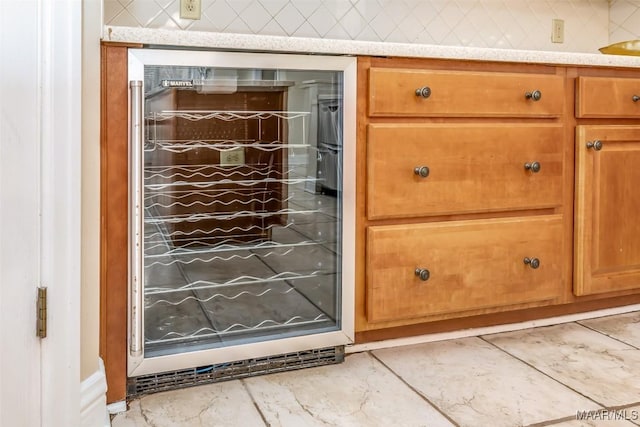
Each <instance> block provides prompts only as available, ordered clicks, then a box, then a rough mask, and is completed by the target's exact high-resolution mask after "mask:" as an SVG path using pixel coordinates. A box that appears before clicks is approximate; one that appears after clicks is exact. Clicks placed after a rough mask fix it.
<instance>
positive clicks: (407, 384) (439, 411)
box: [366, 351, 460, 427]
mask: <svg viewBox="0 0 640 427" xmlns="http://www.w3.org/2000/svg"><path fill="white" fill-rule="evenodd" d="M366 353H367V354H369V356H371V357H372V358H373V359H374V360H377V361H378V362H379V363H380V364H381V365H382V366H384V367H385V368H386V369H387V370H388V371H389V372H391V374H393V376H395V377H396V378H398V379H399V380H400V381H401V382H402V383H403V384H404V385H406V386H407V387H408V388H409V390H411V391H412V392H414V393H415V394H417V395H418V397H420V398H421V399H422V400H424V401H425V402H427V403H428V404H429V405H430V406H431V407H433V409H435V410H436V411H438V413H439V414H440V415H442V416H443V417H444V418H446V420H447V421H449V422H450V423H451V424H452V425H454V426H456V427H460V424H458V423H457V422H456V421H455V420H454V419H453V418H451V417H450V416H449V415H448V414H447V413H445V412H444V411H443V410H442V409H441V408H440V407H438V405H436V404H434V403H433V402H432V401H431V400H429V398H428V397H427V396H425V395H423V394H422V393H420V391H419V390H418V389H417V388H415V387H414V386H412V385H411V384H409V383H408V382H406V381H405V380H404V378H402V377H401V376H400V375H398V374H397V373H396V372H395V371H394V370H393V369H391V368H390V367H389V366H388V365H387V364H386V363H384V362H383V361H382V360H381V359H379V358H378V356H376V355H375V354H373V353H372V352H371V351H367V352H366Z"/></svg>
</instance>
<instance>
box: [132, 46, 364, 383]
mask: <svg viewBox="0 0 640 427" xmlns="http://www.w3.org/2000/svg"><path fill="white" fill-rule="evenodd" d="M130 52H131V53H130V57H129V85H130V99H131V102H130V105H131V109H130V129H131V131H130V134H131V135H130V159H129V163H130V173H129V176H130V188H129V194H130V217H129V224H130V233H129V234H130V236H129V237H130V249H129V251H130V283H129V309H130V319H129V345H128V348H129V359H128V360H129V363H128V366H129V367H128V371H129V375H130V376H136V375H141V374H147V373H153V372H163V371H169V370H174V369H180V368H185V367H194V366H201V365H208V364H212V363H222V362H231V361H236V360H243V359H247V358H251V357H260V356H267V355H276V354H283V353H287V352H291V351H300V350H306V349H314V348H321V347H326V346H334V345H335V346H337V345H343V344H347V343H349V342H351V341H352V338H353V304H354V302H353V286H354V284H353V268H354V267H353V264H354V256H353V253H354V248H353V242H354V239H355V236H354V235H353V234H354V232H353V230H354V224H353V221H354V201H355V194H354V193H355V189H354V186H355V179H354V169H355V153H354V152H355V60H354V59H353V58H345V57H318V56H302V55H264V54H249V53H220V52H187V51H163V50H154V49H133V50H131V51H130ZM327 98H330V99H332V102H333V103H338V104H339V105H338V104H336V107H337V108H336V109H338V108H339V111H340V113H341V114H339V115H337V116H336V115H335V114H334V117H333V120H332V121H331V122H330V125H331V126H332V129H324V128H323V126H326V123H329V122H327V120H323V119H322V117H321V116H320V111H319V110H318V108H317V107H318V105H321V106H322V105H323V104H322V101H321V100H322V99H327ZM319 100H320V103H319ZM337 131H338V133H339V134H340V135H338V137H337V138H336V139H338V140H339V141H340V143H339V144H334V145H332V154H333V155H334V157H336V160H335V161H334V163H335V164H336V165H339V166H338V167H334V168H326V167H322V168H319V167H318V164H322V162H320V163H319V160H322V159H323V158H322V156H323V149H322V147H321V142H322V141H321V140H322V137H320V138H319V135H320V136H322V135H326V134H327V133H328V132H329V133H332V134H335V133H336V132H337ZM324 151H326V150H324ZM329 175H330V176H329Z"/></svg>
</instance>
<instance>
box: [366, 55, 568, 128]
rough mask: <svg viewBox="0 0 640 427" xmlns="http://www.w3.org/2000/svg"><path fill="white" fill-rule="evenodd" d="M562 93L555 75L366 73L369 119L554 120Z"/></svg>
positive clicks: (560, 110) (388, 70)
mask: <svg viewBox="0 0 640 427" xmlns="http://www.w3.org/2000/svg"><path fill="white" fill-rule="evenodd" d="M563 89H564V80H563V79H562V77H560V76H556V75H542V74H532V73H508V72H501V73H495V72H481V71H452V70H434V69H430V70H429V69H402V68H375V67H372V68H371V70H369V115H370V116H371V117H558V116H560V115H562V113H563V101H564V98H563V97H564V90H563ZM417 91H419V93H417ZM543 94H544V95H543ZM538 97H540V98H538ZM543 99H544V101H543ZM540 101H542V102H540Z"/></svg>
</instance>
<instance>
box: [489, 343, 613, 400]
mask: <svg viewBox="0 0 640 427" xmlns="http://www.w3.org/2000/svg"><path fill="white" fill-rule="evenodd" d="M478 338H480V339H481V340H482V341H484V342H486V343H487V344H489V345H491V346H493V347H495V348H497V349H498V350H500V351H502V352H503V353H505V354H506V355H508V356H509V357H512V358H514V359H516V360H519V361H520V362H522V363H524V364H525V365H527V366H529V367H530V368H531V369H533V370H535V371H537V372H540V373H541V374H542V375H544V376H545V377H547V378H549V379H551V380H552V381H554V382H556V383H558V384H561V385H562V386H564V387H566V388H568V389H569V390H571V391H573V392H574V393H577V394H579V395H580V396H582V397H584V398H585V399H587V400H590V401H591V402H593V403H595V404H596V405H598V406H600V407H601V409H606V408H607V406H606V405H604V404H602V403H600V402H598V401H597V400H595V399H593V398H591V397H589V396H587V395H585V394H584V393H581V392H579V391H578V390H575V389H574V388H573V387H571V386H569V385H567V384H565V383H563V382H561V381H560V380H558V379H556V378H553V377H552V376H551V375H549V374H547V373H546V372H544V371H541V370H540V369H538V368H537V367H535V366H533V365H532V364H530V363H529V362H527V361H525V360H523V359H521V358H519V357H518V356H516V355H513V354H511V353H509V352H508V351H507V350H505V349H503V348H502V347H499V346H498V345H497V344H494V343H492V342H491V341H488V340H486V339H485V338H484V336H478Z"/></svg>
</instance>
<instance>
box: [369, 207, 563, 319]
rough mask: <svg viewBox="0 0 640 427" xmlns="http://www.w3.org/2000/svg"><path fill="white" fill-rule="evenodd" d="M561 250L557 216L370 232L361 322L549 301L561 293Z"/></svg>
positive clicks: (404, 226)
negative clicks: (420, 272) (423, 272)
mask: <svg viewBox="0 0 640 427" xmlns="http://www.w3.org/2000/svg"><path fill="white" fill-rule="evenodd" d="M562 242H563V241H562V217H561V216H560V215H549V216H540V217H527V218H524V217H523V218H508V219H492V220H475V221H452V222H446V223H442V222H437V223H430V224H410V225H392V226H376V227H369V228H368V230H367V258H366V259H367V276H366V277H367V289H366V292H367V318H368V320H369V322H381V321H391V320H398V319H409V318H415V317H423V316H427V315H432V314H438V313H450V312H458V311H459V312H462V311H465V310H473V309H481V308H488V307H498V306H504V305H512V304H519V303H526V302H534V301H545V300H551V299H553V298H556V297H558V296H559V295H560V293H561V290H562V282H563V280H562V279H561V278H562V275H563V268H562V262H563V260H562V254H563V249H562ZM525 258H529V259H531V258H536V259H538V260H539V267H538V268H535V269H534V268H532V267H531V264H526V263H525V262H524V259H525ZM416 269H426V270H428V271H429V277H428V279H427V280H422V279H424V277H423V278H422V279H421V278H420V277H419V276H418V275H417V274H416Z"/></svg>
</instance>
